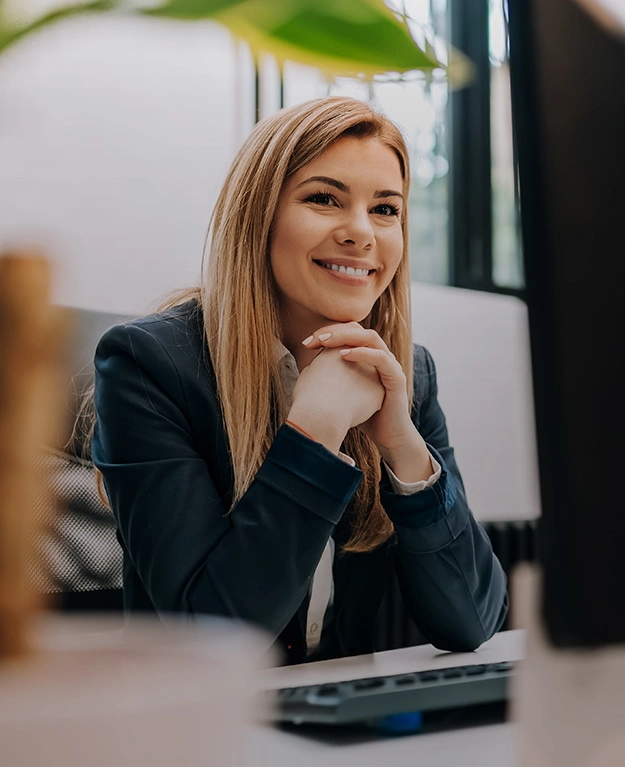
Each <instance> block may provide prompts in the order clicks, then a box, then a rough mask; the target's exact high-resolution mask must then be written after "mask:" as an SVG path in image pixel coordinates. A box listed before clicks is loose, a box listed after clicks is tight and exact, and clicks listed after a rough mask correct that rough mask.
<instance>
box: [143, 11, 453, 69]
mask: <svg viewBox="0 0 625 767" xmlns="http://www.w3.org/2000/svg"><path fill="white" fill-rule="evenodd" d="M145 12H146V13H149V14H150V15H154V16H166V17H169V18H178V19H200V18H212V19H215V20H217V21H221V22H222V23H223V24H225V25H226V26H227V27H228V28H229V29H230V30H231V31H232V33H233V34H235V35H236V36H238V37H242V38H243V39H245V40H246V41H247V42H248V43H249V44H250V46H251V47H252V49H253V50H254V51H256V52H259V53H260V52H267V53H271V54H273V55H274V56H276V57H277V58H278V59H281V60H285V59H289V60H292V61H299V62H302V63H305V64H310V65H312V66H316V67H318V68H320V69H322V70H325V71H328V72H331V73H332V74H335V75H336V74H341V75H343V74H345V75H347V74H350V75H354V74H366V75H373V74H381V73H384V72H406V71H409V70H414V69H423V70H432V69H434V68H437V67H442V66H443V65H442V63H441V62H439V61H437V59H436V57H435V56H434V55H433V53H432V52H431V51H430V50H421V49H420V48H419V46H418V45H417V43H416V42H415V41H414V40H413V39H412V37H411V35H410V32H409V30H408V28H407V26H406V25H405V24H404V23H402V22H400V21H399V20H398V19H397V18H396V16H395V15H394V14H393V13H392V12H391V11H390V10H389V9H388V8H387V7H386V5H385V4H384V3H383V2H382V0H168V2H165V3H164V4H163V5H161V6H159V7H157V8H152V9H150V10H148V11H145Z"/></svg>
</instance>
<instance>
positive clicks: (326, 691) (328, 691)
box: [317, 684, 339, 696]
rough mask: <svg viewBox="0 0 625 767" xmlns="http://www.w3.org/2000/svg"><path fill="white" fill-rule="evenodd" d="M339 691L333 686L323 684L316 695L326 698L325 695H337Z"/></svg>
mask: <svg viewBox="0 0 625 767" xmlns="http://www.w3.org/2000/svg"><path fill="white" fill-rule="evenodd" d="M338 691H339V688H338V687H337V686H336V685H335V684H324V685H323V686H322V687H320V688H319V689H318V690H317V695H321V696H326V695H328V696H329V695H337V694H338Z"/></svg>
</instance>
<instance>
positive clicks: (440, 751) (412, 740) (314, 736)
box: [244, 631, 523, 767]
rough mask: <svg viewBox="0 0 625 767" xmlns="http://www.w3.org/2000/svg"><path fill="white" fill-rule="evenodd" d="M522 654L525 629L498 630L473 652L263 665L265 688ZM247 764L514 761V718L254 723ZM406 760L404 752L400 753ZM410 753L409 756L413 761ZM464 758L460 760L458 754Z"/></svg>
mask: <svg viewBox="0 0 625 767" xmlns="http://www.w3.org/2000/svg"><path fill="white" fill-rule="evenodd" d="M522 657H523V632H522V631H504V632H501V633H499V634H496V635H495V636H494V637H493V638H492V639H491V640H490V641H489V642H486V643H485V644H484V645H483V646H482V647H480V648H479V649H478V650H477V651H476V652H474V653H446V652H441V651H440V650H437V649H435V648H434V647H432V646H431V645H422V646H419V647H406V648H403V649H401V650H392V651H389V652H382V653H375V654H374V655H362V656H359V657H355V658H347V659H342V660H332V661H322V662H319V663H307V664H302V665H299V666H285V667H282V668H276V669H268V670H265V671H263V672H262V675H261V679H260V688H261V689H272V688H276V687H287V686H298V685H303V684H316V683H323V682H337V681H341V680H346V679H357V678H362V677H369V676H376V675H380V674H399V673H406V672H410V671H422V670H424V669H428V668H445V667H448V666H459V665H464V664H470V663H496V662H498V661H504V660H520V659H521V658H522ZM245 751H246V752H245V762H244V765H245V767H287V765H288V767H295V765H297V767H313V765H314V766H315V767H319V765H323V767H369V765H371V766H372V767H373V765H375V766H376V767H390V765H395V764H398V765H399V764H403V763H405V764H423V765H427V767H451V765H454V764H462V767H491V765H492V766H493V767H495V766H496V767H513V765H515V764H516V759H515V738H514V726H513V725H512V724H498V725H488V726H481V727H472V728H465V729H459V730H449V731H446V732H440V733H433V734H427V735H409V736H402V737H385V736H380V735H378V734H377V733H375V732H374V731H371V732H370V733H369V732H367V731H357V732H354V731H345V730H341V729H340V728H339V729H337V730H336V731H330V732H328V730H327V728H326V729H324V730H323V732H317V733H314V732H310V731H308V730H306V729H301V730H297V729H290V730H288V731H286V730H280V729H278V728H276V727H272V726H270V725H263V724H253V725H250V727H249V729H248V732H247V737H246V743H245ZM400 760H405V762H404V761H400ZM408 760H409V761H408ZM459 760H461V761H459Z"/></svg>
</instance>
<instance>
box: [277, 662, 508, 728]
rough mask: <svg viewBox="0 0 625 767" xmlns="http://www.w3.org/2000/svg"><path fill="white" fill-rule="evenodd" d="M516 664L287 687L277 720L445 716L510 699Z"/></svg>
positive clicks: (344, 720)
mask: <svg viewBox="0 0 625 767" xmlns="http://www.w3.org/2000/svg"><path fill="white" fill-rule="evenodd" d="M514 670H515V664H514V663H510V662H503V663H483V664H479V665H470V666H454V667H451V668H442V669H435V670H434V669H431V670H428V671H416V672H414V673H409V674H393V675H389V676H377V677H371V678H369V679H352V680H349V681H346V682H334V683H328V684H313V685H306V686H302V687H285V688H282V689H280V690H277V691H276V692H275V693H274V696H275V698H274V705H275V703H277V710H276V711H275V720H277V721H279V722H292V723H294V724H349V723H353V722H360V721H367V720H369V721H374V720H380V719H383V718H384V717H389V716H392V715H394V714H402V713H408V712H421V713H425V712H429V711H441V710H444V709H455V708H459V707H468V706H476V705H481V704H488V703H503V702H505V701H507V699H508V682H509V679H510V677H511V675H512V674H513V673H514Z"/></svg>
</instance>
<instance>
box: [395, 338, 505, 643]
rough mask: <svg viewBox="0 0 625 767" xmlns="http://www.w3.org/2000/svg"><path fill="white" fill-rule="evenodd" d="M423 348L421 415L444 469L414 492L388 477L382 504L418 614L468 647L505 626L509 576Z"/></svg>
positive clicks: (435, 632)
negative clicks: (476, 507) (476, 512)
mask: <svg viewBox="0 0 625 767" xmlns="http://www.w3.org/2000/svg"><path fill="white" fill-rule="evenodd" d="M415 354H416V357H415V379H416V385H415V390H416V391H417V392H419V391H420V392H422V394H421V396H420V401H419V402H417V403H416V404H415V407H414V408H413V420H414V422H415V425H416V426H417V428H418V429H419V431H420V433H421V436H422V437H423V438H424V440H425V442H426V443H427V445H428V448H429V450H430V452H431V453H432V455H434V457H435V458H436V459H437V460H438V461H439V463H440V464H441V467H442V473H441V477H440V479H439V480H438V482H436V483H435V484H434V485H433V486H432V487H431V488H428V489H426V490H423V491H421V492H419V493H415V494H413V495H408V496H401V495H397V494H395V493H393V492H392V489H391V486H390V483H389V482H388V481H387V480H383V482H382V486H381V498H382V504H383V506H384V508H385V510H386V512H387V513H388V515H389V516H390V518H391V519H392V521H393V523H394V526H395V531H396V535H397V569H398V578H399V582H400V587H401V590H402V594H403V597H404V601H405V604H406V607H407V610H408V612H409V614H410V616H411V618H412V619H413V621H414V622H415V624H416V626H417V627H418V628H419V630H420V631H421V632H422V634H423V635H424V636H425V637H426V638H427V639H428V641H430V642H431V643H432V644H434V645H435V646H436V647H439V648H440V649H444V650H454V651H468V650H473V649H475V648H476V647H478V646H479V645H481V644H482V643H483V642H484V641H486V640H487V639H489V638H490V637H491V636H492V635H493V634H494V633H495V632H496V631H497V630H498V629H499V628H500V627H501V625H502V623H503V621H504V619H505V616H506V613H507V610H508V600H507V594H506V577H505V574H504V572H503V570H502V567H501V565H500V563H499V561H498V560H497V558H496V557H495V555H494V553H493V551H492V547H491V544H490V541H489V539H488V536H487V535H486V533H485V532H484V530H483V529H482V528H481V527H480V525H478V523H477V522H476V521H475V519H474V517H473V515H472V514H471V511H470V510H469V507H468V504H467V499H466V496H465V492H464V487H463V484H462V478H461V476H460V471H459V470H458V466H457V464H456V459H455V457H454V451H453V448H451V447H450V445H449V438H448V434H447V425H446V422H445V416H444V414H443V411H442V410H441V407H440V405H439V403H438V398H437V383H436V370H435V367H434V362H433V360H432V357H431V355H430V354H429V352H428V351H427V350H426V349H424V348H423V347H417V348H416V350H415ZM417 377H419V378H418V379H417Z"/></svg>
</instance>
